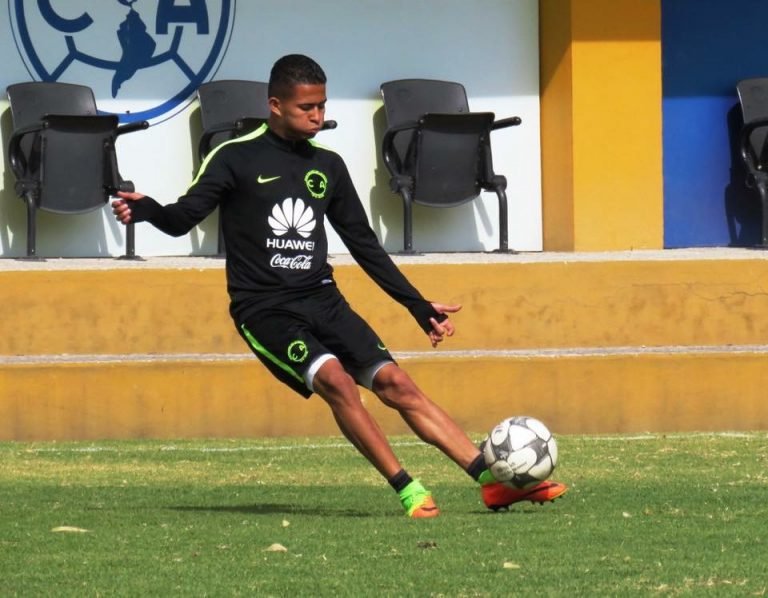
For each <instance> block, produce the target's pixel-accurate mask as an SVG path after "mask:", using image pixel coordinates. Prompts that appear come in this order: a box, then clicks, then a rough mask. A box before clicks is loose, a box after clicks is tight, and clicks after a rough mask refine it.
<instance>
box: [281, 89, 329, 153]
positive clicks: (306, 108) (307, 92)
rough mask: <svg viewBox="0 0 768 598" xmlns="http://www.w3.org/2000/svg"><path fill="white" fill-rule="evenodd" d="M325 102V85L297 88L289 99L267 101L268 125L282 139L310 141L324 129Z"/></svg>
mask: <svg viewBox="0 0 768 598" xmlns="http://www.w3.org/2000/svg"><path fill="white" fill-rule="evenodd" d="M326 101H327V98H326V97H325V85H323V84H313V85H308V84H304V83H302V84H300V85H296V86H294V87H293V90H292V93H291V94H290V95H289V96H288V97H284V98H277V97H271V98H269V107H270V110H271V112H272V116H271V118H270V121H269V124H270V126H271V127H272V129H273V130H274V131H275V133H277V134H278V135H280V136H281V137H284V138H285V139H291V140H298V139H310V138H312V137H314V136H315V135H316V134H317V132H318V131H319V130H320V129H321V127H322V126H323V121H324V120H325V102H326Z"/></svg>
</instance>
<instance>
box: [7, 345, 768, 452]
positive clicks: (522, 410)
mask: <svg viewBox="0 0 768 598" xmlns="http://www.w3.org/2000/svg"><path fill="white" fill-rule="evenodd" d="M397 357H398V359H399V361H400V362H401V363H402V364H403V365H404V366H405V367H406V369H407V370H408V371H409V372H410V373H411V375H412V377H413V378H414V379H415V380H416V381H417V383H419V385H420V386H421V387H422V388H423V389H424V390H425V391H426V392H427V393H428V394H429V395H430V396H431V397H432V398H433V399H434V400H436V401H437V402H438V403H440V404H441V405H442V406H443V407H444V408H445V409H446V410H447V411H448V412H450V413H451V414H452V415H453V416H454V417H455V418H456V419H457V420H458V422H459V423H460V424H461V425H462V426H463V427H464V428H465V429H466V430H468V431H471V432H477V433H482V432H485V431H487V429H489V427H490V426H491V425H492V424H494V423H496V421H498V420H500V419H501V418H503V417H507V416H510V415H515V414H532V415H536V416H538V417H541V418H542V419H543V420H544V421H546V422H548V423H549V424H550V425H551V427H552V429H554V430H556V431H557V432H558V433H561V434H570V433H579V434H582V433H626V432H648V431H653V432H665V431H670V432H671V431H681V432H682V431H716V430H758V429H768V403H766V402H765V388H766V384H768V374H767V373H766V372H768V348H766V347H738V348H733V349H731V348H727V347H707V348H694V349H690V350H688V349H685V348H683V347H674V348H672V347H670V348H668V350H665V349H663V348H657V349H655V350H653V351H642V350H632V349H626V350H613V351H599V350H595V349H592V350H584V351H574V350H569V351H564V352H557V351H548V352H545V353H543V354H536V353H535V352H511V353H506V352H500V353H496V352H477V353H473V352H466V353H465V352H461V351H454V352H450V353H444V354H443V353H426V354H425V353H412V354H398V355H397ZM0 396H1V397H2V400H1V401H0V440H67V439H107V438H150V437H151V438H195V437H248V436H307V435H309V436H312V435H327V434H338V430H337V429H336V426H335V424H334V422H333V420H332V418H331V416H330V413H329V411H328V409H327V407H326V406H325V405H324V403H323V402H322V400H320V399H319V398H317V397H313V398H312V399H310V400H309V401H304V400H303V399H302V398H300V397H299V396H298V395H295V394H293V393H292V392H290V391H288V390H287V389H284V388H283V387H282V386H281V385H278V384H276V383H275V382H274V381H273V380H272V379H271V377H270V376H269V375H268V374H267V373H266V371H265V370H264V369H263V368H262V367H261V366H260V364H258V363H257V362H256V361H255V359H253V358H252V357H250V356H226V357H224V358H222V359H219V358H215V357H213V356H212V357H211V358H209V359H205V358H195V359H190V358H188V357H186V358H185V357H184V356H180V357H179V358H178V359H174V358H173V357H172V356H166V357H165V358H164V359H160V360H153V359H151V358H146V357H141V358H139V359H133V358H130V357H129V356H128V357H126V359H124V360H120V359H117V358H114V357H112V358H110V359H106V360H99V359H89V360H83V361H77V360H74V359H69V360H65V361H59V362H53V363H48V364H45V363H41V362H39V361H36V362H27V363H24V362H21V360H13V362H11V361H9V360H6V362H5V363H4V364H2V365H0ZM365 397H366V404H367V405H368V407H369V409H370V410H371V411H372V412H373V413H374V414H375V415H376V417H377V418H378V419H379V421H380V423H381V424H382V427H383V428H384V429H385V431H386V432H387V433H392V434H401V433H407V432H408V429H407V428H406V427H405V425H404V424H403V423H402V421H401V420H400V419H399V417H398V416H397V414H395V413H394V412H392V411H390V410H388V409H387V408H385V407H383V406H381V405H380V403H379V402H378V400H377V399H376V398H375V397H374V396H373V395H370V394H369V393H366V394H365Z"/></svg>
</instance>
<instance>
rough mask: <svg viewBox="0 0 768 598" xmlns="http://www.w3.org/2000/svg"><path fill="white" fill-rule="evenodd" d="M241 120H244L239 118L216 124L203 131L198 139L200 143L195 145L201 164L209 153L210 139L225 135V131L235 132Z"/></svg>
mask: <svg viewBox="0 0 768 598" xmlns="http://www.w3.org/2000/svg"><path fill="white" fill-rule="evenodd" d="M243 120H245V119H242V118H241V119H238V120H237V121H229V122H223V123H218V124H215V125H211V126H210V127H208V128H207V129H206V130H205V131H203V135H202V136H201V137H200V142H199V143H198V144H197V155H198V158H199V159H200V162H202V161H203V160H204V159H205V156H207V155H208V152H210V151H211V139H213V136H214V135H216V134H217V133H226V132H227V131H233V132H234V131H237V130H238V123H241V122H242V121H243Z"/></svg>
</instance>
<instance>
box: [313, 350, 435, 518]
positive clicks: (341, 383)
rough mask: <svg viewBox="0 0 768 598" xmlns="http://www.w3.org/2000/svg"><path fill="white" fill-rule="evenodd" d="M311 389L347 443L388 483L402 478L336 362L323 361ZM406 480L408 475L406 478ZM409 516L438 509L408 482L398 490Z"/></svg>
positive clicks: (378, 429) (430, 513) (389, 450)
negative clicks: (328, 409) (326, 408)
mask: <svg viewBox="0 0 768 598" xmlns="http://www.w3.org/2000/svg"><path fill="white" fill-rule="evenodd" d="M312 386H313V389H314V390H315V392H316V393H317V394H319V395H320V396H321V397H322V398H323V400H325V402H326V403H328V406H329V407H330V408H331V411H332V413H333V417H334V419H335V420H336V424H337V425H338V426H339V429H340V430H341V432H342V433H343V434H344V436H345V437H346V438H347V440H349V442H350V443H352V445H353V446H354V447H355V448H356V449H357V450H358V451H359V452H360V453H361V454H362V455H363V456H364V457H365V458H366V459H367V460H368V461H369V462H370V463H371V464H372V465H373V466H374V467H375V468H376V469H377V470H378V471H379V473H381V475H383V476H384V477H385V478H386V479H387V480H388V481H390V483H391V480H392V479H393V478H396V477H397V476H398V475H406V476H407V474H405V472H404V470H403V468H402V466H401V465H400V462H399V461H398V459H397V457H396V456H395V453H394V452H393V450H392V447H391V446H390V444H389V441H388V440H387V438H386V436H385V435H384V432H383V431H382V430H381V427H380V426H379V424H378V422H377V421H376V420H375V419H373V417H372V416H371V415H370V413H369V412H368V410H367V409H366V408H365V406H364V405H363V402H362V400H361V398H360V391H359V389H358V388H357V384H356V383H355V381H354V379H353V378H352V377H351V376H350V375H349V374H348V373H347V372H346V371H345V370H344V368H343V367H342V365H341V363H339V361H338V360H336V359H330V360H328V361H326V362H325V363H324V364H323V365H322V366H321V367H320V369H319V370H318V371H317V374H316V375H315V377H314V379H313V381H312ZM407 477H408V479H409V480H410V476H407ZM398 494H399V496H400V500H401V502H402V504H403V507H404V508H405V510H406V513H407V514H408V516H410V517H417V518H426V517H434V516H436V515H438V514H439V510H438V509H437V507H436V506H435V504H434V501H433V500H432V496H431V494H430V493H429V492H427V491H426V490H425V489H424V487H423V486H422V485H421V483H420V482H419V481H418V480H412V481H410V482H409V483H408V484H407V485H406V486H404V487H403V488H402V489H400V490H399V491H398Z"/></svg>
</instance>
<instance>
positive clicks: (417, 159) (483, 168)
mask: <svg viewBox="0 0 768 598" xmlns="http://www.w3.org/2000/svg"><path fill="white" fill-rule="evenodd" d="M380 89H381V95H382V98H383V100H384V110H385V113H386V117H387V130H386V131H385V133H384V137H383V138H382V144H381V152H382V157H383V160H384V164H385V165H386V167H387V170H388V171H389V173H390V177H391V178H390V188H391V189H392V191H393V192H394V193H398V194H400V196H401V197H402V200H403V229H404V234H403V252H404V253H413V218H412V209H413V204H414V203H417V204H421V205H425V206H430V207H451V206H458V205H461V204H463V203H466V202H468V201H472V200H474V199H475V198H477V197H478V195H479V194H480V192H481V190H487V191H494V192H495V193H496V195H497V196H498V199H499V249H498V250H499V251H500V252H508V251H509V241H508V223H507V196H506V187H507V179H506V178H505V177H504V176H501V175H497V174H495V173H494V172H493V160H492V155H491V143H490V133H491V131H493V130H496V129H501V128H503V127H510V126H516V125H519V124H520V123H521V122H522V121H521V120H520V118H519V117H517V116H513V117H510V118H505V119H501V120H498V121H497V120H495V115H494V114H493V113H492V112H470V110H469V105H468V102H467V94H466V91H465V89H464V86H463V85H461V84H460V83H454V82H450V81H436V80H431V79H401V80H397V81H389V82H386V83H383V84H382V85H381V87H380Z"/></svg>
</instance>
